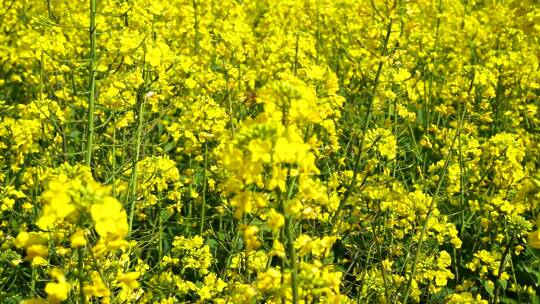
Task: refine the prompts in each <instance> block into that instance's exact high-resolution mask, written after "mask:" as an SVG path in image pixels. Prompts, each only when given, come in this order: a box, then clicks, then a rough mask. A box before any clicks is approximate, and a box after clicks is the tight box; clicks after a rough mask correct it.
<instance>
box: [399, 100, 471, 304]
mask: <svg viewBox="0 0 540 304" xmlns="http://www.w3.org/2000/svg"><path fill="white" fill-rule="evenodd" d="M466 112H467V106H465V107H464V109H463V113H462V115H461V117H460V120H459V127H458V129H457V131H456V134H455V136H454V138H452V142H451V143H450V147H449V151H448V155H447V156H446V160H445V162H444V166H443V169H442V173H441V178H440V180H439V183H438V184H437V188H436V189H435V193H434V194H433V198H432V200H431V203H430V204H429V207H428V210H427V213H426V218H425V220H424V224H423V226H422V230H421V231H420V238H419V239H418V246H417V247H416V250H415V252H414V259H413V263H412V266H411V273H410V275H409V279H408V280H407V285H406V287H405V292H404V296H403V304H407V300H408V298H409V293H410V290H411V285H412V280H413V279H414V275H415V274H416V265H417V264H418V258H419V256H420V253H421V250H422V245H423V244H424V236H425V235H426V233H427V230H428V223H429V219H430V218H431V214H432V213H433V210H434V209H435V206H437V203H438V198H439V193H440V191H441V186H442V183H443V181H444V177H445V175H446V171H447V169H448V166H449V165H450V160H451V158H452V147H453V146H454V143H455V142H456V139H457V138H458V137H459V136H460V135H461V129H462V127H463V120H464V119H465V113H466Z"/></svg>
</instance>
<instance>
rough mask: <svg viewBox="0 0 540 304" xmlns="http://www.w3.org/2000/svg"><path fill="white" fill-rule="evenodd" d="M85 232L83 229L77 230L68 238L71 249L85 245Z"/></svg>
mask: <svg viewBox="0 0 540 304" xmlns="http://www.w3.org/2000/svg"><path fill="white" fill-rule="evenodd" d="M84 234H85V232H84V230H83V229H77V231H75V233H73V235H72V236H71V238H70V241H71V248H78V247H82V246H85V245H86V238H85V236H84Z"/></svg>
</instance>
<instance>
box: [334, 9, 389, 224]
mask: <svg viewBox="0 0 540 304" xmlns="http://www.w3.org/2000/svg"><path fill="white" fill-rule="evenodd" d="M392 23H393V19H390V22H389V23H388V28H387V31H386V37H385V39H384V45H383V50H382V55H383V56H384V55H386V48H387V46H388V41H389V39H390V33H391V31H392ZM383 64H384V62H383V60H382V59H381V60H380V61H379V66H378V68H377V74H376V75H375V81H374V83H373V88H372V90H371V94H370V96H369V100H368V110H367V114H366V115H367V117H366V119H365V120H364V125H363V126H362V135H361V136H360V144H359V146H358V154H356V158H355V160H354V170H353V176H352V179H351V183H350V184H349V186H348V187H347V190H346V192H345V194H343V199H342V200H341V201H340V203H339V205H338V208H337V210H336V213H334V216H333V217H332V222H331V229H330V232H333V231H334V227H335V226H336V224H337V221H338V219H339V217H340V215H341V211H342V210H343V208H344V207H345V204H346V203H347V200H348V199H349V197H350V196H351V193H352V189H353V187H354V185H355V184H356V180H357V178H358V171H359V167H360V161H361V160H362V152H363V146H364V140H365V137H366V136H365V135H366V132H367V129H368V127H369V123H370V121H371V116H372V112H373V101H374V99H375V94H376V92H377V87H378V85H379V78H380V76H381V71H382V67H383Z"/></svg>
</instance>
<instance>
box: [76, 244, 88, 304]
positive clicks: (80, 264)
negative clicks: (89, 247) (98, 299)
mask: <svg viewBox="0 0 540 304" xmlns="http://www.w3.org/2000/svg"><path fill="white" fill-rule="evenodd" d="M77 254H78V257H77V259H78V261H77V269H78V273H77V275H78V277H79V289H80V290H79V294H80V297H81V299H80V303H85V302H86V297H85V296H84V291H83V288H84V276H83V272H84V260H83V251H82V247H79V248H77Z"/></svg>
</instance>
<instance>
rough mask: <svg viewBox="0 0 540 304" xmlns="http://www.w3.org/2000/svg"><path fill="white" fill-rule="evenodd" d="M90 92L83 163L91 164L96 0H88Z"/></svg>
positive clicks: (94, 85)
mask: <svg viewBox="0 0 540 304" xmlns="http://www.w3.org/2000/svg"><path fill="white" fill-rule="evenodd" d="M89 31H90V94H89V95H88V125H87V135H86V159H85V164H86V165H87V166H88V167H90V166H91V165H92V148H93V147H92V145H93V143H94V103H95V98H96V96H95V93H96V92H95V91H96V0H90V28H89Z"/></svg>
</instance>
